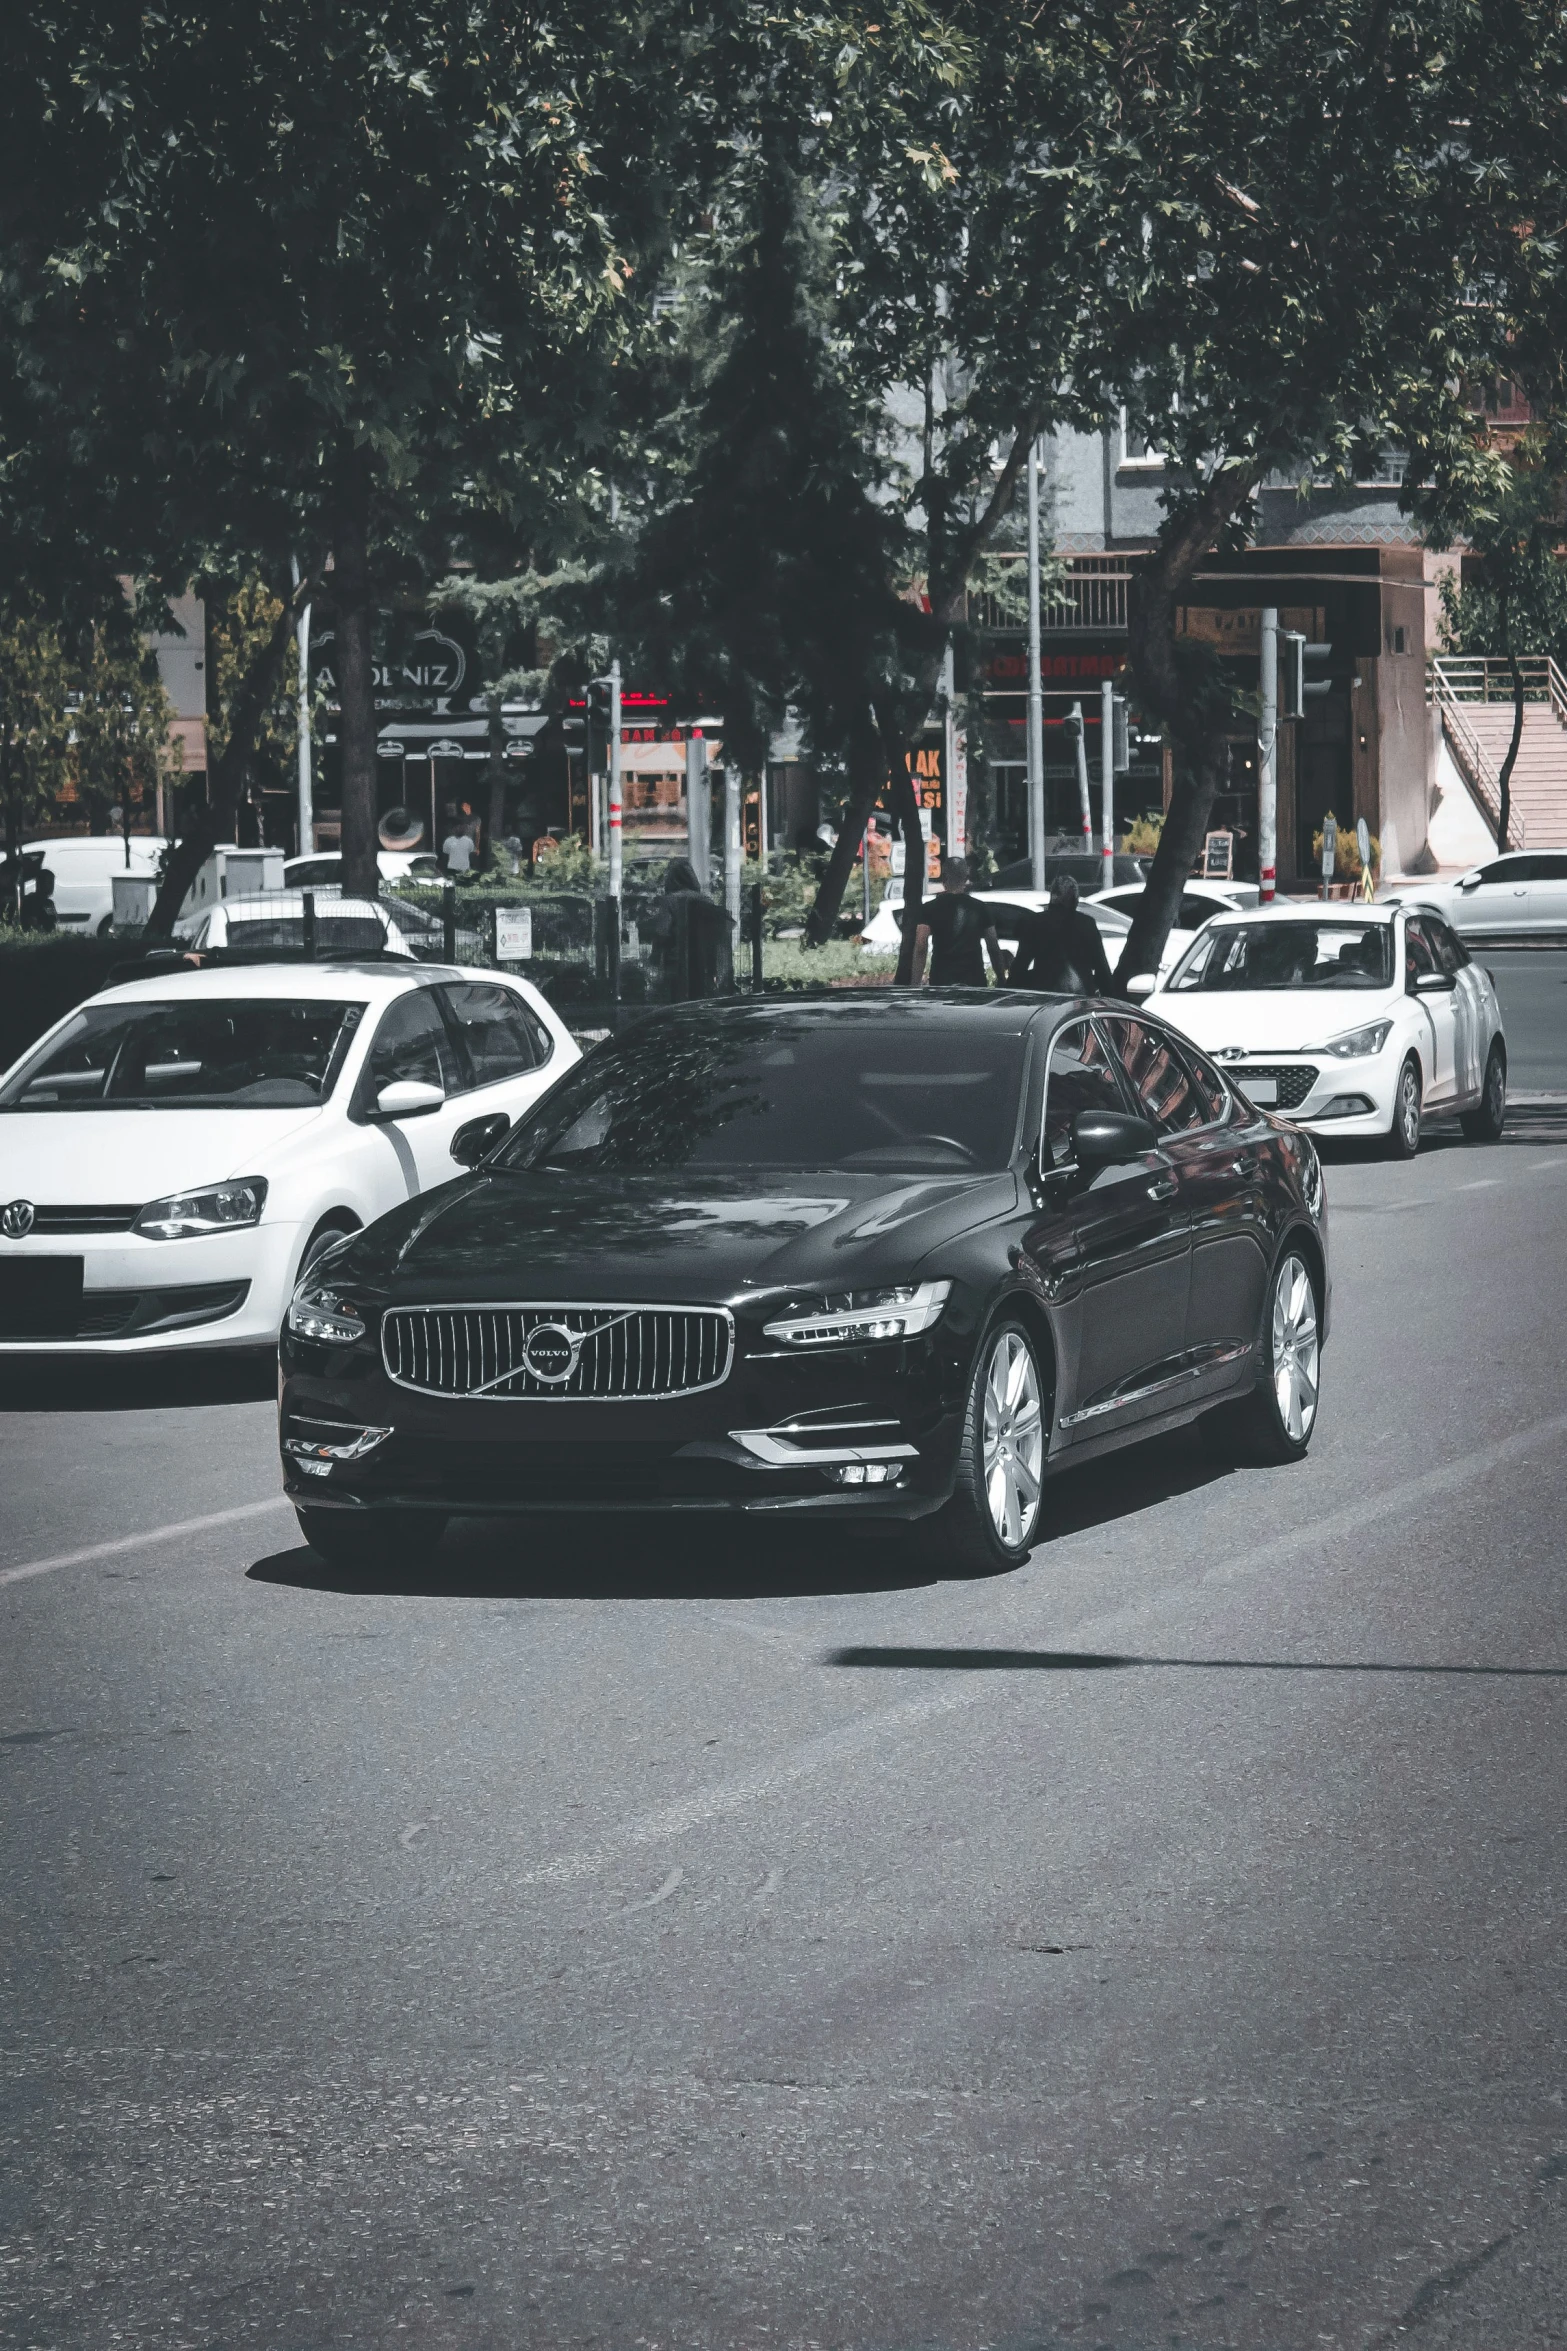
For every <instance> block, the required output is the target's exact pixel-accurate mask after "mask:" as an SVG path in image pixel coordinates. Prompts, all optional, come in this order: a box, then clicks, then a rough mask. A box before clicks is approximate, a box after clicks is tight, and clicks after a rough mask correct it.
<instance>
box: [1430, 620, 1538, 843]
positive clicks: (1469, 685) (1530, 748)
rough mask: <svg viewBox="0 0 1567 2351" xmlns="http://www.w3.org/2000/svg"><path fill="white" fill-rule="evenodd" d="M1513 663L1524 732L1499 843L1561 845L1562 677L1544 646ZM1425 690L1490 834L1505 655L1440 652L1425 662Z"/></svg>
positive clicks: (1509, 690) (1502, 731)
mask: <svg viewBox="0 0 1567 2351" xmlns="http://www.w3.org/2000/svg"><path fill="white" fill-rule="evenodd" d="M1518 666H1519V668H1520V670H1521V671H1522V672H1523V681H1524V697H1525V699H1524V710H1523V736H1522V739H1521V741H1520V742H1519V745H1518V760H1517V764H1516V766H1515V767H1514V769H1513V781H1512V794H1511V815H1510V821H1509V824H1508V827H1507V839H1506V841H1505V842H1504V843H1502V844H1501V846H1503V847H1505V848H1508V849H1567V680H1564V679H1563V677H1562V673H1561V671H1560V670H1559V669H1558V668H1557V666H1556V664H1555V662H1554V661H1553V660H1552V659H1551V658H1550V656H1549V654H1544V653H1542V654H1529V655H1527V656H1525V658H1523V659H1522V660H1520V662H1519V664H1518ZM1429 691H1430V697H1431V700H1432V701H1433V702H1435V703H1436V705H1437V707H1438V708H1439V709H1440V711H1441V713H1442V732H1443V733H1444V734H1445V736H1446V737H1447V741H1448V746H1449V748H1450V749H1451V751H1452V754H1453V757H1454V759H1455V760H1456V762H1457V764H1458V768H1459V772H1460V773H1461V774H1462V776H1463V778H1464V780H1465V782H1466V783H1467V784H1468V786H1469V789H1470V791H1471V792H1472V793H1473V794H1474V797H1475V799H1476V801H1477V802H1478V803H1479V806H1480V809H1481V812H1482V814H1483V815H1484V817H1485V819H1486V822H1487V823H1488V825H1489V826H1490V828H1491V833H1492V835H1493V837H1494V836H1495V833H1496V827H1497V818H1498V813H1499V807H1500V789H1501V787H1500V777H1501V771H1502V762H1503V760H1504V759H1505V758H1506V757H1507V746H1508V744H1509V743H1510V742H1511V741H1512V739H1513V681H1512V672H1511V670H1510V669H1509V667H1508V665H1507V663H1506V662H1505V661H1491V660H1482V659H1479V658H1472V659H1471V658H1469V657H1464V658H1461V659H1460V658H1454V657H1448V656H1444V657H1443V658H1442V659H1440V660H1437V661H1433V662H1432V663H1431V667H1430V677H1429Z"/></svg>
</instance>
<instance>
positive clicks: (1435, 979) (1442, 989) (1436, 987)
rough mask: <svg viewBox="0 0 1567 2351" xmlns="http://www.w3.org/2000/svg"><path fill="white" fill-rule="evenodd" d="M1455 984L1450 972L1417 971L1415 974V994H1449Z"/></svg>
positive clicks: (1456, 983)
mask: <svg viewBox="0 0 1567 2351" xmlns="http://www.w3.org/2000/svg"><path fill="white" fill-rule="evenodd" d="M1457 985H1458V982H1457V981H1456V980H1455V979H1454V978H1453V976H1452V974H1451V972H1446V971H1417V972H1416V974H1415V994H1416V995H1417V996H1450V995H1451V994H1452V992H1453V990H1454V988H1456V987H1457Z"/></svg>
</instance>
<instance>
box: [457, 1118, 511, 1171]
mask: <svg viewBox="0 0 1567 2351" xmlns="http://www.w3.org/2000/svg"><path fill="white" fill-rule="evenodd" d="M510 1132H511V1120H510V1119H509V1118H508V1117H507V1116H506V1113H505V1111H504V1110H495V1111H492V1112H491V1113H490V1115H489V1116H488V1117H487V1118H470V1119H469V1121H468V1123H467V1125H466V1126H460V1127H459V1128H458V1129H457V1132H456V1134H455V1135H453V1137H452V1157H453V1158H454V1159H455V1160H456V1162H457V1164H458V1166H459V1167H477V1166H478V1164H479V1162H480V1160H481V1159H487V1158H488V1157H489V1155H490V1153H491V1152H492V1151H493V1150H494V1148H495V1146H496V1144H497V1143H498V1142H499V1141H500V1139H501V1137H502V1135H508V1134H510Z"/></svg>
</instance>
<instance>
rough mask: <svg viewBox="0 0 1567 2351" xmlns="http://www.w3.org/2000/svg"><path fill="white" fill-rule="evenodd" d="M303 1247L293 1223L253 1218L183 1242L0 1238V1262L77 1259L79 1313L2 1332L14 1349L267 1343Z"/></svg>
mask: <svg viewBox="0 0 1567 2351" xmlns="http://www.w3.org/2000/svg"><path fill="white" fill-rule="evenodd" d="M299 1247H300V1228H299V1227H298V1225H296V1224H281V1223H279V1224H268V1223H266V1221H265V1220H263V1221H262V1223H260V1224H259V1225H249V1226H245V1227H243V1228H241V1229H240V1230H239V1231H237V1232H228V1233H201V1234H197V1235H195V1236H193V1237H192V1238H191V1239H190V1240H188V1241H149V1240H146V1239H144V1238H143V1237H142V1236H141V1235H140V1234H137V1233H125V1232H119V1233H61V1234H58V1235H38V1234H34V1235H31V1236H29V1238H28V1239H26V1240H24V1241H6V1242H0V1265H12V1264H20V1263H23V1262H26V1261H28V1260H38V1259H48V1258H60V1257H78V1258H80V1259H81V1261H82V1313H81V1317H80V1319H79V1320H78V1322H77V1326H76V1330H75V1333H74V1334H72V1335H67V1336H62V1337H51V1338H35V1337H27V1336H4V1335H0V1361H3V1360H5V1359H6V1358H7V1357H14V1356H30V1357H31V1356H69V1357H72V1358H76V1357H100V1358H115V1357H119V1356H126V1355H152V1354H158V1355H162V1354H167V1353H170V1352H177V1353H181V1354H187V1353H191V1352H196V1351H200V1350H201V1349H203V1348H224V1349H228V1348H249V1347H271V1346H274V1345H275V1344H276V1341H277V1335H278V1326H279V1324H280V1323H281V1321H282V1319H283V1312H284V1309H285V1307H286V1306H287V1304H288V1300H289V1295H290V1288H291V1281H292V1275H293V1270H294V1264H295V1260H296V1258H297V1255H298V1251H299Z"/></svg>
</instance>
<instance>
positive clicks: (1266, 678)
mask: <svg viewBox="0 0 1567 2351" xmlns="http://www.w3.org/2000/svg"><path fill="white" fill-rule="evenodd" d="M1278 742H1279V615H1278V609H1277V607H1276V606H1275V605H1272V604H1268V605H1265V606H1264V608H1263V614H1262V719H1261V723H1260V725H1259V726H1258V729H1257V879H1258V884H1259V888H1258V892H1257V895H1258V898H1259V900H1260V902H1261V903H1262V905H1264V906H1271V905H1272V903H1273V891H1274V883H1275V879H1276V876H1275V871H1274V869H1275V867H1276V865H1277V863H1278V838H1279V780H1278Z"/></svg>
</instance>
